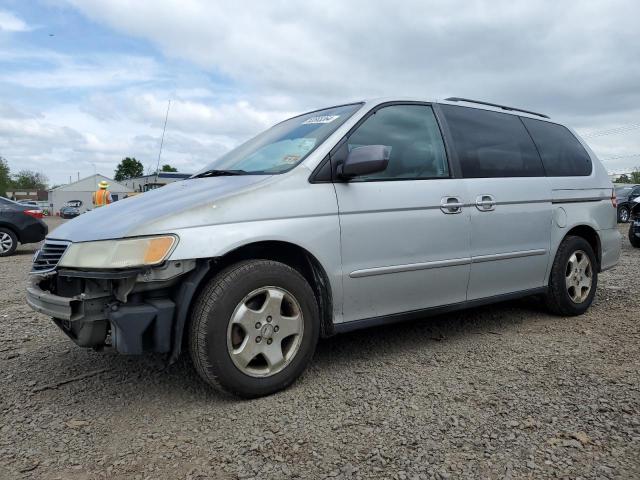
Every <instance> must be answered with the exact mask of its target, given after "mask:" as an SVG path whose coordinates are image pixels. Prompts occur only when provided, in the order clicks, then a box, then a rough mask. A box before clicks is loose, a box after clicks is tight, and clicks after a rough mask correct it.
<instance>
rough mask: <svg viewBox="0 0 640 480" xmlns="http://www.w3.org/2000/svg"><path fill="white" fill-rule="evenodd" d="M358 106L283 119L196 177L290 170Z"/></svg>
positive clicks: (271, 172) (353, 105)
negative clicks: (220, 172)
mask: <svg viewBox="0 0 640 480" xmlns="http://www.w3.org/2000/svg"><path fill="white" fill-rule="evenodd" d="M361 106H362V104H360V103H358V104H352V105H342V106H339V107H332V108H327V109H325V110H318V111H315V112H311V113H305V114H304V115H300V116H298V117H294V118H290V119H289V120H285V121H284V122H281V123H278V124H277V125H274V126H273V127H271V128H270V129H269V130H267V131H265V132H263V133H261V134H260V135H258V136H257V137H254V138H252V139H251V140H249V141H248V142H246V143H244V144H242V145H240V146H239V147H237V148H235V149H233V150H231V151H230V152H228V153H226V154H224V155H223V156H222V157H220V158H218V159H217V160H214V161H213V162H211V163H210V164H208V165H207V166H206V167H205V168H204V169H202V170H201V171H200V172H198V173H197V174H196V175H195V176H197V175H198V174H202V173H203V172H207V171H210V170H225V171H233V172H234V173H235V174H241V175H247V174H252V175H259V174H269V175H270V174H276V173H283V172H286V171H288V170H291V169H292V168H293V167H295V166H296V165H297V164H298V163H300V162H301V161H302V160H304V159H305V157H306V156H307V155H309V154H310V153H311V152H313V150H314V149H315V148H316V147H317V146H318V145H320V144H321V143H322V142H324V141H325V140H326V139H327V137H328V136H329V135H331V134H332V133H333V132H335V131H336V130H337V128H338V127H339V126H340V125H342V124H343V123H344V122H345V121H346V120H347V119H348V118H349V117H350V116H351V115H353V113H354V112H355V111H356V110H358V109H359V108H360V107H361Z"/></svg>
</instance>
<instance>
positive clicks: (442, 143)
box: [27, 97, 621, 397]
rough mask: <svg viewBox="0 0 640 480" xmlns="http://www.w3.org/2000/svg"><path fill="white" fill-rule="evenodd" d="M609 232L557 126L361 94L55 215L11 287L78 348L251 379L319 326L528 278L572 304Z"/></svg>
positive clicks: (582, 301)
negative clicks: (116, 197)
mask: <svg viewBox="0 0 640 480" xmlns="http://www.w3.org/2000/svg"><path fill="white" fill-rule="evenodd" d="M620 246H621V236H620V234H619V232H618V230H617V228H616V201H615V195H614V191H613V186H612V184H611V182H610V180H609V178H608V176H607V172H606V171H605V169H604V168H603V166H602V165H601V163H600V162H599V161H598V159H597V158H596V156H595V155H594V153H593V152H592V151H591V150H590V149H589V147H588V146H587V145H586V144H585V143H584V142H583V141H582V140H580V139H579V138H578V137H577V136H576V135H575V133H573V132H572V131H571V130H569V129H568V128H566V127H565V126H563V125H561V124H559V123H556V122H554V121H552V120H550V119H549V118H548V117H547V116H546V115H542V114H538V113H535V112H530V111H525V110H520V109H516V108H512V107H506V106H502V105H495V104H489V103H486V102H479V101H474V100H468V99H462V98H455V97H454V98H449V99H447V100H444V101H422V100H415V99H411V100H397V99H392V100H389V99H385V100H371V101H364V102H358V103H351V104H347V105H339V106H335V107H331V108H325V109H322V110H317V111H313V112H309V113H305V114H303V115H299V116H297V117H293V118H290V119H288V120H285V121H283V122H281V123H279V124H277V125H275V126H274V127H272V128H270V129H269V130H267V131H266V132H264V133H262V134H260V135H258V136H257V137H255V138H253V139H252V140H249V141H248V142H246V143H244V144H243V145H241V146H239V147H238V148H236V149H234V150H232V151H230V152H229V153H227V154H225V155H224V156H222V157H220V158H218V159H217V160H215V161H212V162H211V163H210V164H209V165H208V166H207V167H206V168H204V169H203V170H202V171H200V172H199V173H198V174H196V175H194V176H193V177H191V178H190V179H188V180H185V181H181V182H177V183H173V184H170V185H167V186H165V187H162V188H160V189H157V190H152V191H149V192H147V193H144V194H143V195H138V196H135V197H132V198H129V199H126V200H124V201H121V202H117V203H114V204H112V205H110V206H108V207H105V208H101V209H97V210H94V211H92V212H89V213H87V214H85V215H82V216H80V217H78V218H76V219H74V220H72V221H70V222H68V223H66V224H64V225H62V226H60V227H59V228H57V229H56V230H55V231H53V232H52V233H51V234H50V235H49V236H48V237H47V240H46V241H45V243H44V245H43V247H42V248H41V250H40V251H39V252H38V253H37V255H36V256H35V257H34V262H33V267H32V272H31V276H30V282H29V285H28V287H27V300H28V302H29V304H30V305H31V307H33V308H34V309H35V310H37V311H39V312H42V313H45V314H47V315H48V316H50V317H53V321H54V322H55V323H56V324H57V325H58V326H59V327H60V328H61V329H62V330H63V331H64V332H65V333H66V334H67V335H68V336H69V337H71V339H72V340H73V341H74V342H76V343H77V344H78V345H80V346H82V347H92V348H95V349H102V348H103V347H105V346H109V347H111V348H114V349H115V350H117V351H118V352H121V353H124V354H140V353H143V352H161V353H166V354H167V355H168V359H169V361H170V362H173V361H175V360H176V359H177V357H178V356H179V355H180V353H181V351H182V350H185V349H186V350H188V351H189V354H190V356H191V358H192V360H193V364H194V365H195V368H196V370H197V371H198V373H199V374H200V375H201V376H202V378H203V379H204V380H205V381H206V382H207V383H209V384H211V385H214V386H216V387H222V388H223V389H225V390H227V391H230V392H233V393H235V394H237V395H240V396H244V397H255V396H260V395H266V394H270V393H272V392H275V391H277V390H280V389H282V388H285V387H287V386H288V385H290V384H291V383H292V382H293V381H294V380H295V379H296V378H297V377H298V376H299V375H300V374H301V373H302V372H303V370H304V369H305V367H306V366H307V365H308V364H309V362H310V360H311V358H312V355H313V353H314V350H315V348H316V344H317V342H318V338H319V337H321V336H322V337H328V336H331V335H334V334H337V333H341V332H346V331H350V330H354V329H358V328H364V327H368V326H373V325H383V324H388V323H392V322H397V321H401V320H407V319H418V318H424V317H427V316H429V315H433V314H439V313H445V312H451V311H454V310H458V309H462V308H469V307H474V306H477V305H481V304H486V303H492V302H499V301H503V300H508V299H513V298H517V297H523V296H528V295H539V296H541V297H542V298H544V300H545V302H546V304H547V305H548V307H549V309H550V311H551V312H553V313H555V314H557V315H562V316H569V315H579V314H582V313H583V312H585V310H586V309H587V308H588V307H589V305H590V304H591V302H592V301H593V298H594V295H595V293H596V287H597V283H598V273H599V272H601V271H603V270H605V269H608V268H611V267H612V266H614V265H615V264H616V262H617V261H618V256H619V253H620Z"/></svg>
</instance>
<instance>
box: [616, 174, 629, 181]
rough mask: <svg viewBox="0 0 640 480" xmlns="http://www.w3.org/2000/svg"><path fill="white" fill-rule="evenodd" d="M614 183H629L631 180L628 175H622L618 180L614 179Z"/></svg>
mask: <svg viewBox="0 0 640 480" xmlns="http://www.w3.org/2000/svg"><path fill="white" fill-rule="evenodd" d="M616 183H631V179H630V178H629V175H627V174H626V173H623V174H622V175H620V176H619V177H618V178H616Z"/></svg>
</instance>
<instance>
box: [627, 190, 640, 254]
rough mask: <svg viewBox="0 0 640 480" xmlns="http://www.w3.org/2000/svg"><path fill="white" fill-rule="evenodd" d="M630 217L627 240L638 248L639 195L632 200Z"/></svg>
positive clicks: (639, 226) (639, 222)
mask: <svg viewBox="0 0 640 480" xmlns="http://www.w3.org/2000/svg"><path fill="white" fill-rule="evenodd" d="M630 218H631V224H630V225H629V242H630V243H631V245H632V246H634V247H635V248H640V197H638V198H636V199H634V200H633V201H632V206H631V217H630Z"/></svg>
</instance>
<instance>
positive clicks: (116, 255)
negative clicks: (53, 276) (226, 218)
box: [59, 235, 178, 268]
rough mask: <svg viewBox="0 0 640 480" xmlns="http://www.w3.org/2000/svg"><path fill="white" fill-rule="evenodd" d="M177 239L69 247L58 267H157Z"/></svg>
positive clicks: (100, 242)
mask: <svg viewBox="0 0 640 480" xmlns="http://www.w3.org/2000/svg"><path fill="white" fill-rule="evenodd" d="M177 243H178V239H177V238H176V237H174V236H173V235H165V236H161V237H140V238H130V239H124V240H101V241H97V242H84V243H72V244H71V245H70V246H69V248H68V249H67V251H66V252H65V254H64V255H63V256H62V259H61V260H60V263H59V265H60V266H61V267H74V268H130V267H142V266H151V265H158V264H159V263H162V262H163V261H164V260H165V259H166V258H167V257H168V256H169V254H170V253H171V251H172V250H173V247H174V246H175V245H176V244H177Z"/></svg>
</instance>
